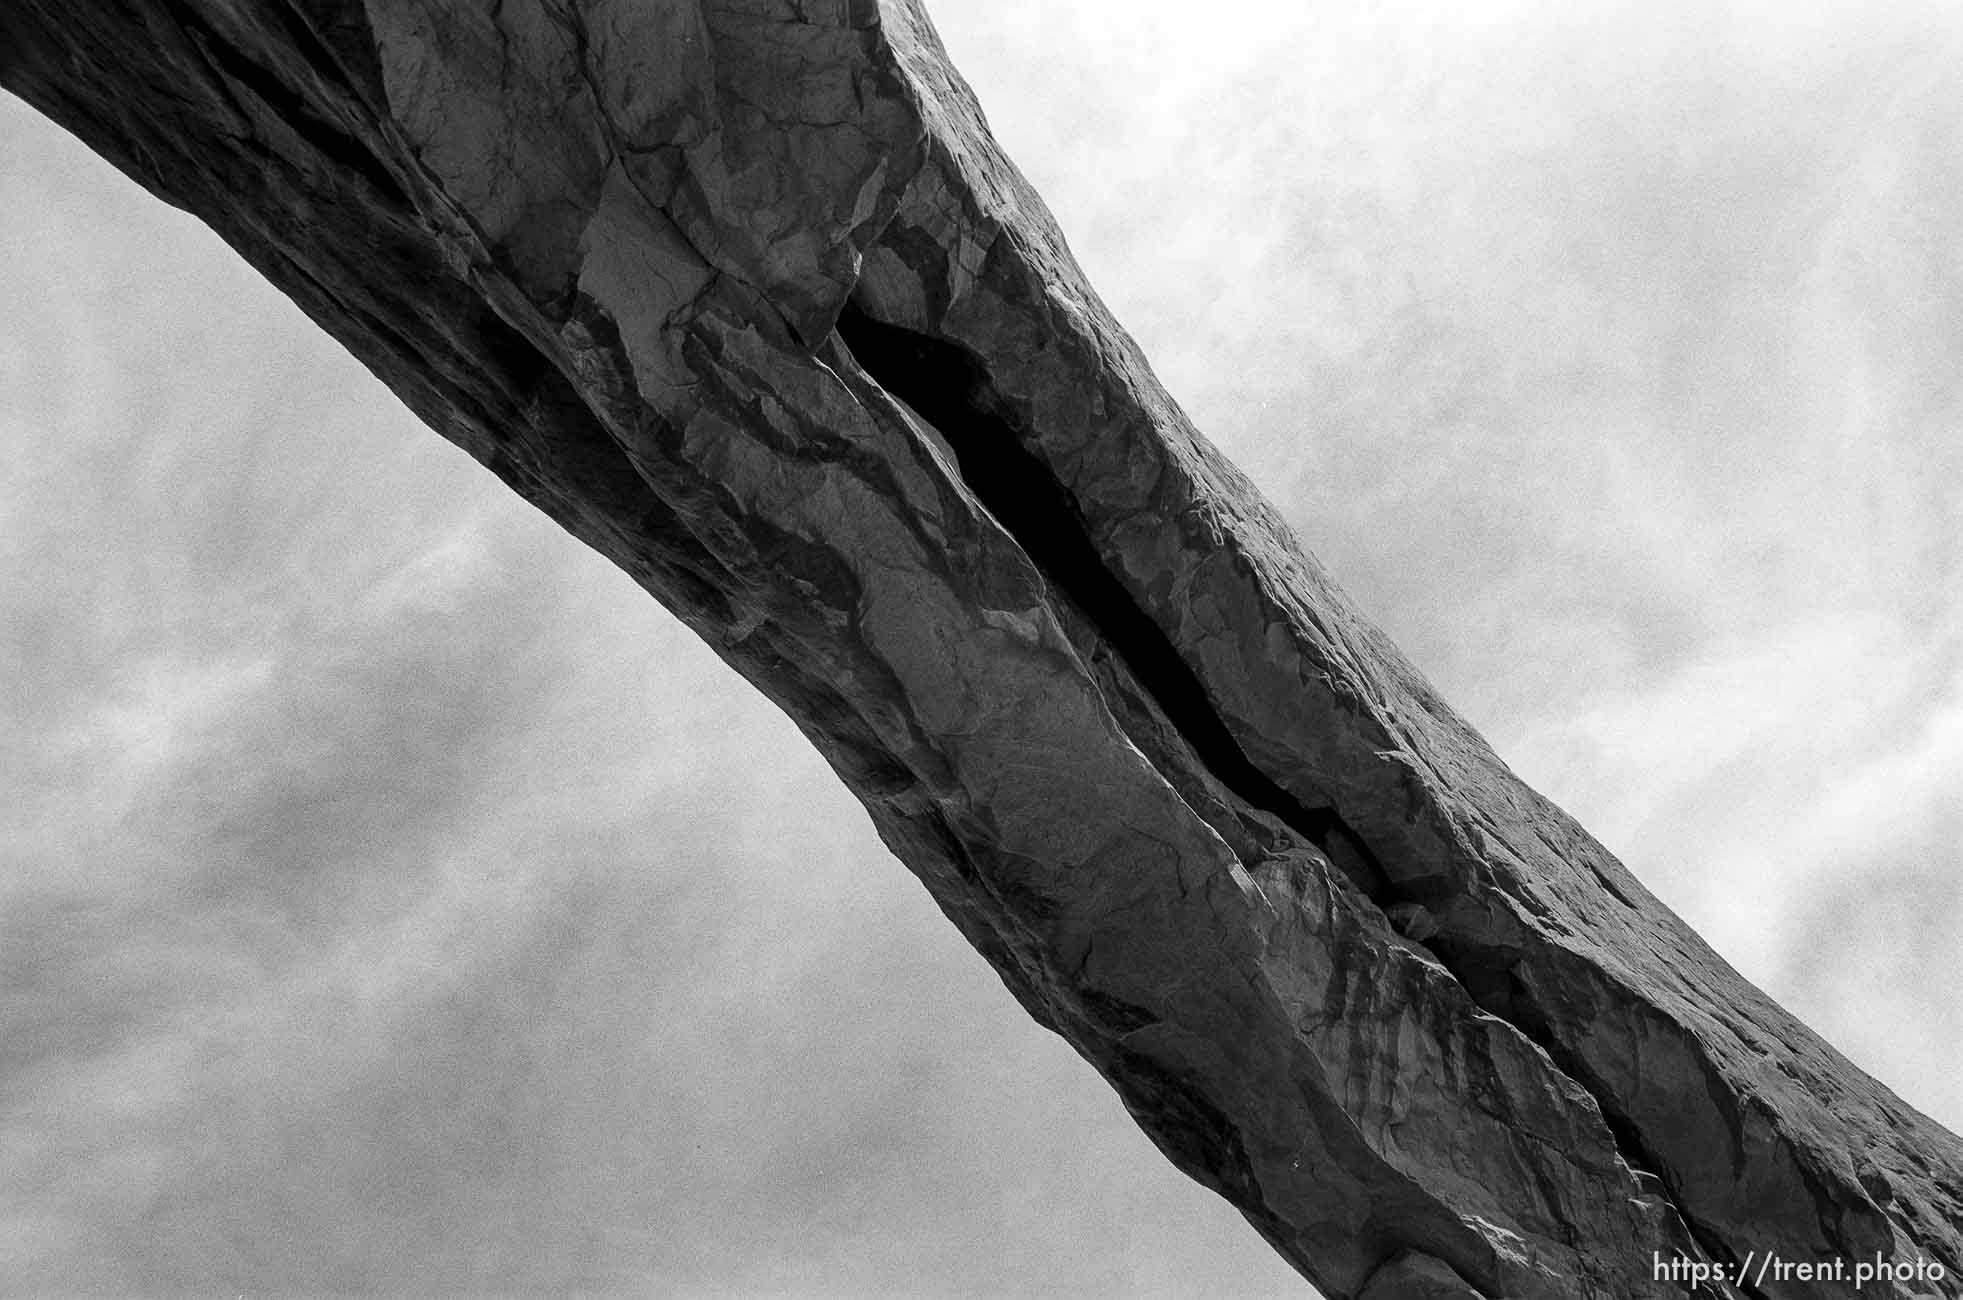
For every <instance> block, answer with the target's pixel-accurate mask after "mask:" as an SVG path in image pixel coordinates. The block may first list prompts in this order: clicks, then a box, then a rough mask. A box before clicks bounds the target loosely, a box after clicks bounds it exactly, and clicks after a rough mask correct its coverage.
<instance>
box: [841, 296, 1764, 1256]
mask: <svg viewBox="0 0 1963 1300" xmlns="http://www.w3.org/2000/svg"><path fill="white" fill-rule="evenodd" d="M837 329H838V335H839V338H840V339H841V340H842V341H843V342H844V344H845V345H846V347H847V348H848V349H849V350H850V351H851V353H852V356H853V358H854V359H855V360H856V361H857V362H858V364H859V365H860V366H861V367H862V368H863V369H864V370H865V371H866V373H867V374H868V375H870V376H871V377H872V378H873V379H874V380H875V381H876V382H877V383H878V384H879V385H880V387H881V388H883V389H885V390H886V391H887V392H888V393H890V394H892V395H893V396H895V397H897V398H899V399H900V400H901V401H902V402H904V403H906V405H907V406H909V407H911V408H912V409H913V411H914V412H915V413H917V414H918V415H919V416H920V417H921V418H923V419H925V420H926V421H927V422H928V423H929V424H930V425H932V426H933V429H934V431H935V432H937V433H939V434H940V435H941V437H942V438H944V439H945V440H946V442H947V444H948V446H949V447H950V448H951V449H952V450H953V452H954V456H955V461H956V464H957V467H958V469H959V472H960V474H961V477H962V480H963V481H964V482H965V483H966V485H967V487H968V489H969V490H970V491H971V492H973V493H974V494H975V496H976V498H977V499H979V500H980V502H981V503H982V505H983V506H984V507H986V508H987V510H988V512H989V514H991V515H992V516H994V518H995V520H996V521H997V522H998V523H1000V524H1001V525H1002V527H1003V528H1004V529H1005V530H1007V532H1008V533H1009V534H1010V536H1012V537H1013V538H1014V539H1015V540H1016V542H1017V543H1018V544H1019V545H1020V546H1021V547H1022V549H1023V551H1024V552H1025V553H1026V554H1027V555H1028V556H1029V558H1030V560H1031V561H1032V562H1033V563H1034V564H1035V565H1036V567H1037V568H1038V569H1039V570H1040V571H1041V572H1042V574H1043V575H1044V577H1045V579H1046V580H1047V581H1049V582H1050V583H1052V584H1053V585H1054V586H1056V587H1058V588H1060V589H1061V590H1062V592H1063V593H1064V594H1065V595H1066V596H1067V597H1068V598H1069V599H1070V600H1071V601H1073V602H1074V603H1075V604H1076V605H1077V607H1078V608H1079V609H1080V610H1081V611H1082V612H1083V614H1084V615H1085V616H1086V617H1087V618H1088V619H1090V620H1091V622H1092V623H1093V624H1094V625H1095V626H1096V627H1097V629H1098V631H1099V632H1100V633H1101V634H1102V636H1103V637H1104V639H1105V642H1106V644H1107V645H1109V646H1110V647H1111V649H1112V650H1113V652H1115V653H1116V654H1117V655H1118V656H1119V657H1120V658H1121V659H1122V660H1123V661H1124V664H1125V666H1126V667H1127V668H1128V669H1130V671H1131V674H1132V676H1133V677H1134V678H1135V679H1136V680H1137V681H1138V683H1139V685H1140V686H1141V687H1142V688H1143V689H1144V690H1145V691H1146V692H1147V693H1148V694H1149V695H1150V696H1151V697H1152V699H1153V700H1154V702H1156V703H1157V705H1158V707H1159V709H1160V710H1161V711H1162V712H1163V713H1164V715H1165V717H1166V719H1167V721H1168V722H1170V723H1171V725H1172V726H1173V727H1174V728H1175V729H1176V730H1177V731H1178V732H1179V734H1180V735H1181V736H1182V737H1183V738H1184V739H1185V741H1186V743H1187V744H1188V745H1190V746H1191V747H1192V749H1193V751H1194V753H1195V754H1196V755H1197V757H1198V758H1199V760H1200V761H1201V762H1202V763H1203V764H1204V765H1205V766H1206V768H1207V769H1208V770H1209V771H1210V772H1211V773H1212V774H1213V776H1214V777H1215V778H1216V779H1218V780H1219V781H1220V783H1221V784H1222V785H1224V786H1226V787H1227V789H1228V790H1230V791H1231V792H1232V793H1233V794H1234V795H1236V796H1237V797H1239V798H1240V799H1242V800H1244V801H1245V802H1246V803H1248V804H1249V805H1251V806H1253V807H1255V808H1258V809H1260V810H1261V811H1263V812H1266V813H1268V814H1270V815H1272V816H1274V817H1275V818H1277V819H1278V820H1280V821H1281V822H1282V823H1284V824H1285V825H1287V826H1289V827H1290V828H1292V829H1293V830H1295V831H1296V832H1297V833H1298V834H1301V835H1303V836H1304V837H1306V838H1307V839H1308V840H1310V841H1311V842H1312V843H1314V844H1315V845H1316V847H1318V848H1319V849H1321V850H1322V851H1323V853H1324V854H1325V855H1326V856H1327V857H1328V858H1329V860H1330V861H1331V862H1332V863H1334V864H1335V865H1336V866H1337V867H1338V868H1339V869H1340V870H1341V871H1342V872H1343V873H1344V874H1345V875H1346V876H1347V877H1348V878H1349V879H1350V881H1351V882H1352V883H1353V884H1355V885H1356V887H1357V888H1358V889H1359V890H1361V891H1362V892H1363V893H1364V895H1366V896H1367V897H1368V898H1369V899H1370V900H1371V901H1372V902H1373V903H1375V904H1376V905H1377V906H1378V907H1380V908H1390V907H1392V906H1394V905H1395V904H1397V903H1399V902H1404V901H1407V900H1405V899H1404V898H1403V897H1402V895H1401V893H1400V891H1398V890H1397V889H1396V888H1395V886H1394V885H1393V883H1392V881H1391V879H1390V876H1389V874H1388V873H1387V872H1386V871H1385V870H1384V867H1383V864H1382V863H1381V861H1379V859H1378V858H1377V856H1376V855H1375V854H1374V853H1373V852H1372V851H1371V849H1370V847H1369V846H1368V845H1367V844H1365V843H1364V841H1363V839H1362V837H1360V836H1359V835H1357V833H1356V832H1355V831H1354V830H1353V829H1352V828H1351V827H1350V826H1349V825H1348V824H1347V823H1346V822H1345V821H1344V820H1343V818H1342V816H1341V815H1340V814H1339V813H1338V812H1337V810H1336V809H1334V808H1331V807H1305V806H1304V805H1303V804H1302V803H1301V802H1300V801H1298V800H1297V799H1295V798H1294V797H1293V796H1292V795H1290V794H1289V793H1288V792H1287V791H1286V790H1284V789H1282V787H1281V786H1280V785H1278V784H1277V783H1276V782H1275V781H1274V780H1273V778H1271V777H1269V776H1268V775H1267V774H1266V773H1264V772H1262V771H1261V770H1260V769H1259V768H1257V767H1256V766H1255V765H1254V763H1253V762H1252V760H1250V759H1249V758H1248V757H1247V754H1246V753H1245V752H1244V751H1243V750H1242V749H1241V747H1240V744H1239V742H1237V741H1236V740H1235V739H1234V737H1233V735H1232V734H1231V733H1230V732H1229V731H1228V729H1227V726H1226V723H1225V722H1223V721H1222V720H1221V718H1220V715H1219V712H1218V710H1217V709H1216V708H1215V706H1214V704H1213V702H1212V700H1211V699H1209V697H1208V696H1207V693H1206V688H1205V686H1204V685H1203V684H1202V683H1201V681H1200V679H1199V677H1198V675H1197V674H1196V673H1195V672H1194V671H1193V669H1192V667H1191V666H1189V665H1188V664H1187V662H1186V661H1185V659H1184V658H1183V657H1182V656H1181V655H1180V653H1179V650H1178V649H1177V647H1175V646H1174V645H1173V643H1172V639H1171V638H1170V637H1169V636H1167V634H1166V633H1165V631H1164V630H1163V629H1161V628H1160V626H1159V625H1158V623H1157V622H1155V621H1154V620H1153V618H1152V617H1151V615H1150V614H1148V613H1147V612H1146V611H1145V609H1144V608H1143V607H1142V606H1141V605H1140V604H1139V602H1138V600H1137V599H1136V598H1135V597H1133V596H1132V594H1131V593H1130V592H1129V591H1127V590H1126V589H1125V587H1124V585H1123V584H1122V583H1121V582H1120V581H1119V579H1118V578H1117V576H1116V575H1115V574H1114V573H1112V571H1111V569H1110V567H1109V566H1108V565H1107V564H1106V563H1105V561H1104V558H1103V557H1102V556H1101V555H1099V554H1098V551H1097V547H1096V545H1095V543H1093V542H1092V540H1091V535H1090V530H1089V528H1088V526H1087V525H1086V523H1085V521H1084V518H1083V514H1082V512H1081V511H1080V510H1079V509H1078V507H1077V504H1076V502H1075V500H1074V499H1073V498H1072V497H1071V495H1070V493H1069V492H1068V490H1067V489H1065V488H1064V487H1063V485H1062V484H1061V483H1059V482H1058V481H1057V479H1056V477H1055V475H1054V474H1053V473H1052V471H1051V470H1050V468H1049V467H1048V466H1047V465H1045V464H1044V463H1043V462H1042V461H1041V460H1040V459H1039V458H1038V457H1037V456H1036V455H1035V453H1034V452H1032V451H1031V450H1030V449H1029V447H1028V445H1027V442H1026V440H1025V436H1024V433H1023V429H1024V425H1025V421H1024V419H1023V417H1022V416H1021V414H1020V413H1019V412H1018V411H1017V410H1016V408H1015V406H1014V405H1013V404H1012V403H1011V402H1010V401H1009V400H1008V399H1006V398H1005V397H1004V396H1003V395H1002V394H1001V393H999V392H998V391H997V390H996V388H995V386H994V384H993V383H992V382H991V380H990V379H989V376H988V373H987V370H986V368H985V367H984V366H983V364H982V362H981V360H980V358H978V357H976V356H975V355H974V354H973V353H971V352H970V351H968V350H967V349H966V348H963V347H961V346H959V345H958V344H954V343H949V342H947V341H945V340H941V339H936V338H932V337H929V336H926V335H923V334H919V333H917V332H915V331H912V330H908V329H904V328H902V327H900V326H896V325H889V324H887V323H885V322H883V321H879V320H876V319H874V318H873V317H871V316H870V315H868V314H867V313H866V312H865V311H864V310H863V309H862V308H861V307H860V306H859V305H858V303H857V302H848V303H847V304H846V307H845V309H844V311H843V312H841V313H840V315H839V319H838V326H837ZM1424 946H1425V947H1426V948H1427V949H1428V950H1430V951H1431V952H1432V953H1433V955H1434V956H1436V957H1437V958H1438V960H1439V962H1440V964H1441V965H1443V966H1444V968H1445V969H1446V971H1447V972H1449V973H1450V974H1451V975H1452V976H1453V977H1454V978H1455V979H1456V980H1458V982H1459V983H1460V984H1461V985H1463V986H1464V987H1465V988H1466V990H1467V992H1468V994H1469V995H1470V996H1471V997H1472V999H1473V1001H1474V1002H1475V1003H1476V1004H1478V1005H1479V1006H1480V1007H1481V1008H1482V1009H1483V1010H1485V1011H1488V1012H1490V1013H1491V1014H1494V1015H1496V1016H1498V1017H1500V1018H1501V1019H1502V1020H1505V1021H1506V1022H1507V1023H1509V1024H1511V1025H1513V1026H1514V1027H1515V1028H1516V1029H1519V1030H1520V1032H1521V1033H1522V1034H1523V1035H1525V1036H1526V1037H1527V1038H1528V1039H1530V1040H1531V1041H1533V1042H1534V1043H1536V1044H1537V1045H1539V1046H1540V1048H1541V1049H1542V1050H1543V1051H1545V1052H1546V1053H1547V1054H1548V1057H1549V1059H1550V1060H1552V1062H1553V1063H1554V1065H1555V1068H1557V1069H1559V1070H1561V1071H1562V1072H1563V1073H1565V1074H1566V1075H1568V1076H1569V1077H1570V1078H1572V1079H1574V1080H1575V1081H1576V1082H1577V1083H1578V1084H1579V1085H1580V1086H1581V1087H1582V1088H1584V1089H1585V1090H1586V1091H1587V1092H1588V1093H1589V1094H1590V1095H1591V1096H1593V1097H1594V1098H1595V1101H1596V1106H1597V1109H1598V1110H1599V1111H1600V1113H1601V1115H1602V1118H1603V1122H1604V1125H1605V1127H1606V1128H1607V1130H1608V1134H1609V1137H1610V1139H1611V1140H1612V1141H1613V1142H1614V1144H1615V1147H1616V1149H1617V1151H1618V1152H1619V1154H1620V1155H1621V1156H1622V1159H1623V1161H1624V1163H1625V1164H1627V1165H1628V1166H1629V1167H1630V1168H1631V1170H1632V1171H1636V1172H1637V1173H1639V1174H1642V1175H1646V1176H1647V1178H1648V1179H1649V1180H1652V1181H1654V1182H1655V1183H1656V1184H1657V1185H1658V1186H1659V1187H1660V1188H1661V1189H1662V1195H1663V1197H1664V1199H1665V1200H1666V1201H1667V1202H1668V1203H1669V1205H1670V1206H1671V1208H1672V1210H1673V1211H1674V1212H1675V1213H1676V1215H1677V1217H1678V1219H1679V1221H1681V1222H1682V1223H1683V1224H1684V1230H1685V1231H1686V1232H1687V1233H1689V1234H1690V1236H1691V1238H1692V1240H1693V1241H1695V1243H1696V1244H1697V1245H1698V1246H1699V1247H1701V1248H1703V1250H1704V1251H1705V1253H1706V1254H1707V1255H1709V1256H1710V1258H1712V1259H1714V1260H1728V1259H1729V1258H1730V1257H1729V1254H1728V1253H1727V1252H1724V1251H1722V1250H1719V1249H1715V1248H1714V1243H1712V1242H1711V1241H1710V1240H1709V1239H1708V1237H1707V1235H1706V1234H1703V1233H1701V1232H1699V1231H1698V1230H1697V1229H1696V1227H1695V1226H1694V1225H1692V1224H1691V1222H1690V1219H1689V1217H1688V1216H1687V1215H1685V1214H1684V1213H1683V1211H1682V1208H1681V1206H1680V1205H1679V1203H1678V1200H1677V1197H1676V1189H1675V1188H1674V1187H1673V1186H1671V1185H1670V1183H1669V1181H1668V1179H1667V1178H1666V1176H1665V1174H1664V1166H1663V1162H1662V1161H1661V1160H1660V1159H1658V1158H1657V1156H1656V1155H1655V1153H1654V1152H1653V1151H1652V1150H1651V1149H1650V1148H1649V1146H1648V1144H1647V1143H1646V1142H1645V1141H1644V1140H1643V1138H1642V1135H1641V1133H1640V1132H1639V1131H1638V1130H1637V1128H1636V1126H1635V1125H1634V1124H1632V1123H1631V1122H1629V1120H1628V1118H1627V1116H1626V1115H1624V1114H1623V1113H1622V1112H1621V1111H1620V1110H1619V1108H1617V1107H1615V1106H1614V1105H1612V1104H1610V1103H1609V1101H1608V1100H1607V1098H1608V1097H1609V1096H1610V1094H1609V1093H1608V1092H1607V1091H1606V1090H1605V1089H1604V1088H1602V1087H1601V1086H1600V1080H1597V1079H1595V1078H1594V1077H1593V1075H1592V1073H1591V1072H1590V1071H1588V1070H1587V1069H1586V1067H1585V1065H1584V1064H1583V1063H1582V1062H1580V1061H1579V1060H1577V1059H1576V1058H1575V1056H1574V1054H1573V1053H1572V1052H1569V1051H1566V1050H1565V1049H1564V1048H1562V1046H1561V1045H1560V1044H1559V1043H1558V1042H1557V1041H1556V1040H1555V1039H1554V1038H1553V1037H1552V1035H1551V1034H1549V1033H1548V1032H1547V1027H1546V1025H1545V1023H1544V1020H1543V1018H1542V1017H1540V1016H1539V1015H1538V1013H1537V1011H1536V1009H1535V1008H1534V1007H1533V1005H1532V1003H1531V1001H1530V999H1529V998H1528V997H1527V996H1526V993H1525V990H1524V989H1523V988H1522V987H1521V986H1520V985H1519V983H1518V981H1517V980H1516V979H1515V978H1514V977H1513V976H1512V974H1511V972H1510V969H1509V966H1510V958H1508V959H1500V958H1498V957H1497V956H1496V955H1495V954H1492V953H1488V952H1485V951H1482V950H1478V949H1475V948H1473V947H1471V946H1469V945H1465V944H1455V943H1454V942H1453V941H1452V939H1451V937H1450V936H1449V935H1439V936H1438V937H1437V938H1436V939H1434V940H1432V941H1431V942H1428V943H1426V944H1425V945H1424ZM1195 1154H1197V1153H1195Z"/></svg>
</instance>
